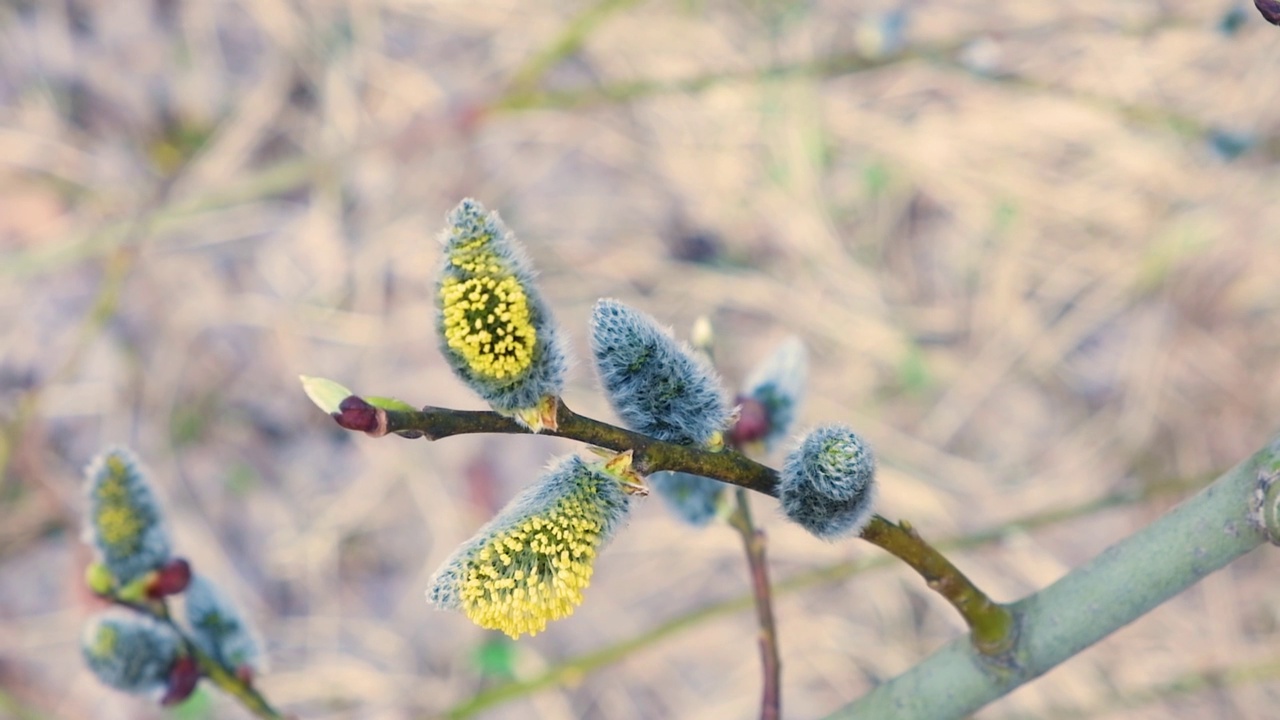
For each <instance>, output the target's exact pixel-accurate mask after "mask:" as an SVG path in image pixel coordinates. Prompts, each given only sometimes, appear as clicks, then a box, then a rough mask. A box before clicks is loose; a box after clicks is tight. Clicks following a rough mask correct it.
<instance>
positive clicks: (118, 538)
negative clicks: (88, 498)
mask: <svg viewBox="0 0 1280 720" xmlns="http://www.w3.org/2000/svg"><path fill="white" fill-rule="evenodd" d="M107 470H108V475H107V477H106V478H105V479H104V480H103V481H102V482H101V483H99V484H98V486H97V487H96V488H94V493H95V494H96V495H97V497H98V502H99V505H98V512H97V515H96V516H95V517H94V527H95V529H96V530H97V533H98V537H99V538H101V539H102V542H103V543H104V544H106V545H108V546H109V547H112V548H115V549H118V551H119V552H122V553H132V552H135V551H136V550H137V549H138V545H139V543H140V542H141V536H142V531H143V530H144V529H145V527H146V522H145V520H144V518H141V517H139V516H138V513H137V508H135V507H134V504H133V499H132V497H131V496H130V494H129V487H128V486H127V485H126V478H127V473H128V469H127V468H126V467H125V466H124V463H123V462H122V461H121V460H120V458H118V457H108V458H107Z"/></svg>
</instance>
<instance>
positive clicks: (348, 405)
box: [333, 395, 378, 432]
mask: <svg viewBox="0 0 1280 720" xmlns="http://www.w3.org/2000/svg"><path fill="white" fill-rule="evenodd" d="M333 419H334V420H336V421H337V422H338V424H339V425H341V426H342V427H343V428H345V429H347V430H355V431H358V432H373V431H375V430H377V429H378V408H376V407H374V406H372V405H370V404H369V403H368V402H367V401H365V399H364V398H362V397H359V396H356V395H352V396H350V397H348V398H346V399H344V400H343V401H342V402H341V403H339V405H338V412H336V413H334V414H333Z"/></svg>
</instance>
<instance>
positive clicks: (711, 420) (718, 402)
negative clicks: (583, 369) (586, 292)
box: [591, 299, 729, 445]
mask: <svg viewBox="0 0 1280 720" xmlns="http://www.w3.org/2000/svg"><path fill="white" fill-rule="evenodd" d="M591 351H592V353H593V354H594V355H595V361H596V369H597V370H598V371H599V373H600V382H601V384H602V385H603V386H604V390H605V393H606V394H607V395H608V396H609V402H610V404H612V405H613V408H614V411H616V412H617V413H618V415H619V416H620V417H621V418H622V421H623V422H624V423H626V425H627V427H630V428H631V429H632V430H635V431H636V432H640V433H644V434H645V435H649V436H651V437H655V438H658V439H659V440H666V441H669V442H675V443H680V444H684V445H705V444H707V443H708V442H710V441H711V440H712V439H713V438H714V437H715V436H716V434H717V433H719V432H720V431H722V430H723V429H724V428H725V425H726V424H727V423H728V420H729V411H728V408H726V406H725V402H724V398H723V397H722V396H721V393H720V385H719V380H718V379H717V377H716V374H715V371H713V370H712V369H711V367H710V365H709V364H708V363H707V362H706V361H705V360H703V359H701V358H699V357H697V356H696V355H695V354H694V353H693V352H692V351H691V350H690V349H689V348H687V347H685V346H683V345H682V344H681V343H678V342H676V340H675V338H673V337H672V336H671V333H670V332H668V331H667V330H665V329H663V328H662V327H660V326H659V325H658V324H657V323H656V322H655V321H654V320H653V318H650V317H649V316H648V315H645V314H644V313H641V312H638V311H636V310H632V309H631V308H629V307H627V306H626V305H623V304H622V303H620V302H618V301H617V300H609V299H604V300H600V301H598V302H597V303H596V306H595V309H594V310H593V311H592V314H591Z"/></svg>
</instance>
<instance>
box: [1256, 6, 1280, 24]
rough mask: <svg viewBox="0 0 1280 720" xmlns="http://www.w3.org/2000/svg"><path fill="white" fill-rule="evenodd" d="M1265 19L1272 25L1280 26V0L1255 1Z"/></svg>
mask: <svg viewBox="0 0 1280 720" xmlns="http://www.w3.org/2000/svg"><path fill="white" fill-rule="evenodd" d="M1253 4H1254V6H1255V7H1257V8H1258V12H1260V13H1262V17H1263V19H1265V20H1266V21H1267V22H1269V23H1271V24H1272V25H1280V0H1253Z"/></svg>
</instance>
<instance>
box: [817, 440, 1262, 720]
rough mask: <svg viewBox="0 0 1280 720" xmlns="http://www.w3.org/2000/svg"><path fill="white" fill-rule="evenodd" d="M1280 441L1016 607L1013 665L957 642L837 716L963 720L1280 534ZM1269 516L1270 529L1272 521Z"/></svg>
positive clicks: (1010, 657)
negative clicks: (1278, 490)
mask: <svg viewBox="0 0 1280 720" xmlns="http://www.w3.org/2000/svg"><path fill="white" fill-rule="evenodd" d="M1277 474H1280V438H1278V439H1276V440H1273V441H1272V442H1271V444H1270V445H1269V446H1268V447H1267V448H1266V449H1264V450H1262V451H1260V452H1258V453H1257V454H1255V455H1254V456H1253V457H1252V458H1250V459H1248V460H1246V461H1245V462H1243V463H1241V464H1239V465H1237V466H1236V467H1235V468H1233V469H1232V470H1230V471H1229V472H1227V473H1226V474H1225V475H1223V476H1222V477H1220V478H1218V479H1217V480H1216V481H1215V482H1214V483H1213V484H1212V485H1210V486H1209V487H1207V488H1205V489H1204V490H1203V491H1201V492H1200V493H1199V494H1197V495H1195V496H1194V497H1192V498H1190V499H1188V500H1186V501H1185V502H1183V503H1182V504H1181V505H1179V506H1177V507H1176V508H1174V509H1173V510H1171V511H1169V513H1167V514H1166V515H1164V516H1163V517H1161V518H1160V519H1159V520H1157V521H1156V522H1154V523H1152V524H1151V525H1149V526H1148V527H1146V528H1144V529H1142V530H1141V531H1139V532H1138V533H1136V534H1134V535H1131V536H1130V537H1128V538H1125V539H1124V540H1122V541H1120V542H1118V543H1116V544H1115V545H1113V546H1111V547H1110V548H1108V549H1107V550H1105V551H1103V552H1102V554H1101V555H1099V556H1098V557H1096V558H1094V559H1093V560H1092V561H1090V562H1089V563H1088V564H1086V565H1084V566H1083V567H1080V568H1078V569H1076V570H1073V571H1072V572H1070V573H1069V574H1067V575H1066V576H1065V577H1063V578H1062V579H1061V580H1059V581H1058V582H1056V583H1054V584H1053V585H1050V586H1049V587H1047V588H1045V589H1044V590H1041V591H1040V592H1037V593H1035V594H1034V595H1031V596H1029V597H1027V598H1024V599H1023V600H1021V601H1019V602H1017V603H1014V604H1013V605H1012V606H1010V608H1011V609H1012V610H1013V612H1014V617H1015V621H1016V622H1017V623H1018V626H1019V627H1020V629H1021V631H1020V632H1019V633H1018V634H1017V639H1016V642H1015V643H1014V646H1013V647H1012V649H1011V650H1010V652H1009V655H1008V656H1006V657H1007V659H1008V660H1009V661H1010V662H1008V663H1007V664H1003V663H1002V664H996V663H993V662H992V661H991V660H990V659H989V658H988V657H986V656H983V655H981V654H980V653H979V652H978V651H977V650H976V649H975V648H974V645H973V643H972V642H971V641H970V639H969V637H968V636H964V637H960V638H956V639H955V640H953V641H952V642H950V643H948V644H947V645H945V646H944V647H942V648H941V649H940V650H938V651H937V652H935V653H934V654H933V655H931V656H930V657H928V658H927V659H925V660H924V661H923V662H921V663H919V664H918V665H916V666H915V667H913V668H911V669H910V670H908V671H907V672H905V673H903V674H902V675H899V676H898V677H896V678H894V679H893V680H890V681H889V682H887V683H885V684H883V685H881V686H879V687H877V688H875V689H874V690H872V691H871V692H870V693H868V694H867V695H865V696H864V697H862V698H861V699H859V700H857V701H855V702H853V703H851V704H849V705H847V706H846V707H844V708H842V709H841V710H839V711H837V712H836V713H834V714H832V715H831V716H830V717H832V718H875V719H882V718H895V720H946V719H947V718H963V717H967V716H968V715H969V714H971V713H973V712H974V711H975V710H977V709H978V708H981V707H982V706H984V705H986V704H987V703H990V702H991V701H993V700H995V699H997V698H999V697H1002V696H1004V695H1005V694H1007V693H1009V692H1011V691H1012V690H1014V689H1015V688H1017V687H1019V686H1020V685H1022V684H1023V683H1026V682H1028V681H1030V680H1032V679H1034V678H1037V677H1039V676H1040V675H1043V674H1044V673H1046V672H1048V671H1049V670H1050V669H1052V668H1053V667H1055V666H1057V665H1058V664H1059V663H1061V662H1063V661H1064V660H1066V659H1067V658H1069V657H1071V656H1072V655H1075V654H1076V653H1078V652H1080V651H1081V650H1084V649H1085V648H1087V647H1089V646H1090V645H1092V644H1094V643H1095V642H1097V641H1098V640H1101V639H1102V638H1104V637H1106V636H1107V635H1110V634H1111V633H1113V632H1115V631H1116V630H1118V629H1120V628H1121V627H1124V626H1125V625H1128V624H1129V623H1131V622H1133V621H1134V620H1135V619H1137V618H1139V617H1141V616H1142V615H1144V614H1146V613H1147V612H1149V611H1150V610H1151V609H1152V608H1154V607H1156V606H1157V605H1159V604H1160V603H1163V602H1164V601H1165V600H1168V599H1169V598H1171V597H1173V596H1174V595H1176V594H1178V593H1179V592H1181V591H1182V590H1185V589H1186V588H1188V587H1190V586H1191V585H1194V584H1195V583H1196V582H1198V581H1199V580H1200V579H1201V578H1203V577H1205V576H1206V575H1208V574H1209V573H1212V572H1214V571H1215V570H1218V569H1219V568H1221V567H1223V566H1224V565H1226V564H1227V563H1229V562H1231V561H1232V560H1235V559H1236V558H1238V557H1240V556H1241V555H1244V554H1245V553H1247V552H1249V551H1250V550H1252V549H1254V548H1256V547H1257V546H1258V545H1261V544H1263V543H1264V542H1266V541H1267V539H1268V537H1272V538H1275V537H1280V528H1277V527H1275V526H1274V525H1275V523H1276V513H1260V512H1259V510H1258V509H1259V505H1260V504H1261V502H1262V499H1263V497H1264V496H1265V497H1267V498H1268V500H1272V499H1273V496H1274V494H1275V493H1274V492H1267V490H1269V489H1271V487H1270V485H1271V482H1272V481H1273V480H1274V479H1275V478H1276V476H1277ZM1263 518H1265V522H1266V523H1268V524H1270V525H1269V526H1264V525H1263V520H1262V519H1263Z"/></svg>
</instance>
